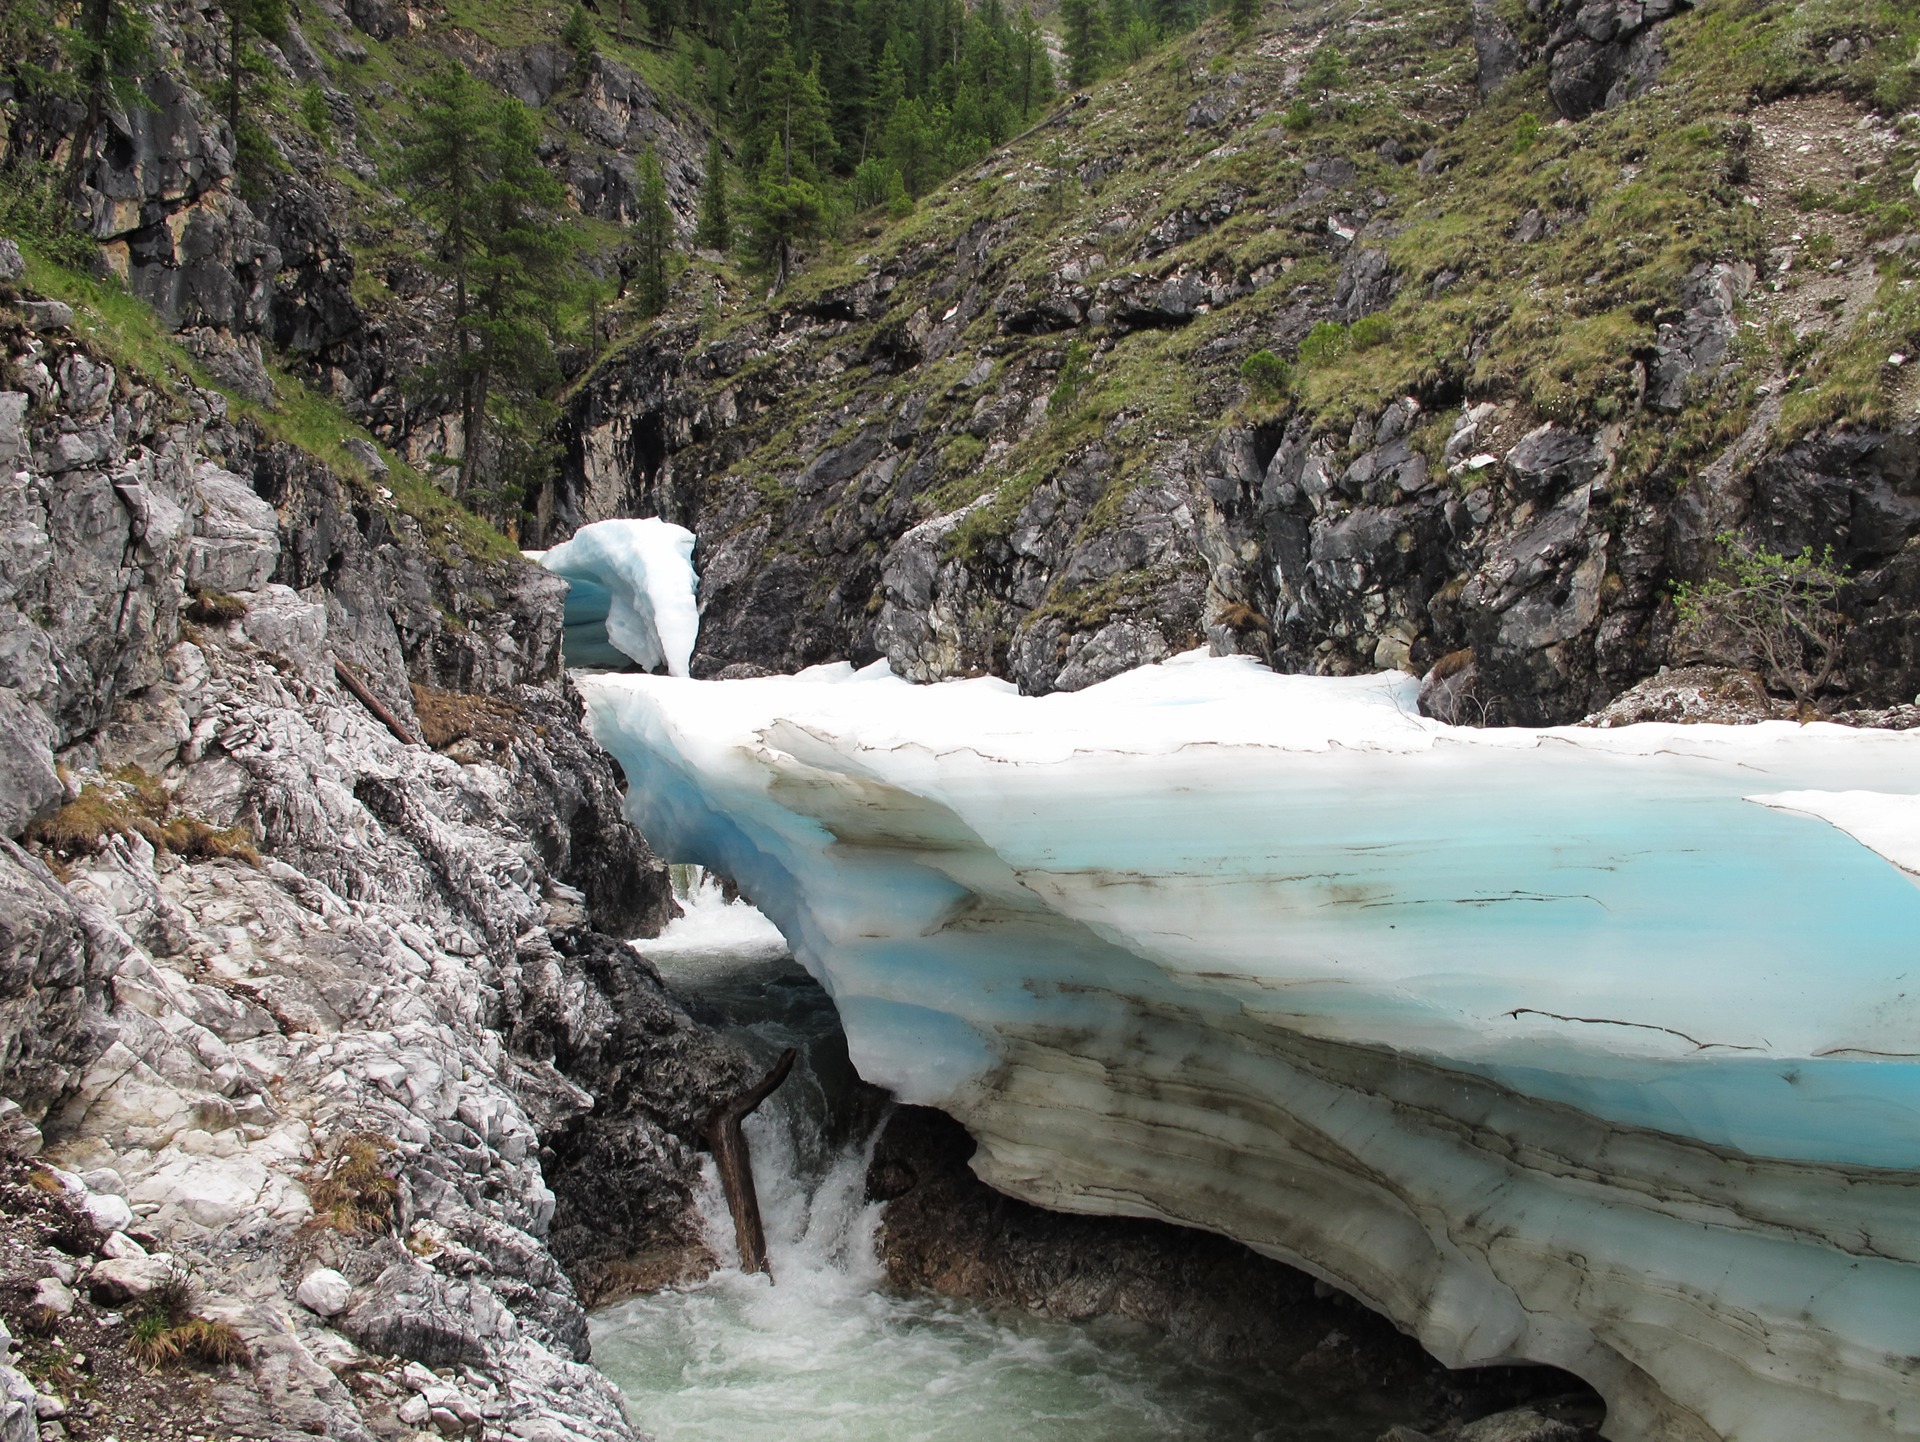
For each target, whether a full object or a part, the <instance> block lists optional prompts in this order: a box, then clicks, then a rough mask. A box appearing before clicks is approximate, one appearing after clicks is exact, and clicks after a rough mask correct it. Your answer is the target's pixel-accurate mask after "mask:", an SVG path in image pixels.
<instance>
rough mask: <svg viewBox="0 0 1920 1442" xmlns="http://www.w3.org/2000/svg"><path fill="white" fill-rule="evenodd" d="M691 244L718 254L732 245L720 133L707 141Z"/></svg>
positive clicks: (731, 214)
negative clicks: (704, 168)
mask: <svg viewBox="0 0 1920 1442" xmlns="http://www.w3.org/2000/svg"><path fill="white" fill-rule="evenodd" d="M693 243H694V244H695V245H697V246H699V247H700V248H701V249H702V250H717V251H720V252H722V253H725V251H726V250H727V249H728V247H730V246H731V245H732V244H733V212H732V209H731V207H730V206H729V204H728V199H727V147H726V142H724V141H723V140H721V138H720V132H719V131H717V130H716V131H714V133H713V138H712V139H711V140H709V141H708V142H707V173H706V176H705V178H704V179H702V180H701V182H700V215H699V218H698V220H697V221H696V222H695V225H694V231H693Z"/></svg>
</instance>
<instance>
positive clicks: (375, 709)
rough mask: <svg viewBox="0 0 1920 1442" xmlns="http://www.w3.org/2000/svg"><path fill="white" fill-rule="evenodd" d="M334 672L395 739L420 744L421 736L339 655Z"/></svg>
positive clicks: (341, 682) (405, 742) (409, 743)
mask: <svg viewBox="0 0 1920 1442" xmlns="http://www.w3.org/2000/svg"><path fill="white" fill-rule="evenodd" d="M333 674H334V675H335V676H338V677H339V678H340V684H341V685H342V686H345V687H346V688H347V689H348V690H349V691H351V692H353V695H354V699H355V700H357V701H359V703H360V704H361V705H362V706H364V707H366V708H367V710H369V711H371V712H372V713H373V719H374V720H376V721H378V722H379V723H380V724H381V725H382V726H385V727H386V728H387V730H389V731H391V732H392V733H393V734H394V737H395V739H397V740H398V741H399V742H400V744H401V745H403V746H417V745H419V744H420V738H419V737H418V736H415V735H414V734H413V733H412V732H411V731H409V730H408V729H407V728H406V727H405V726H404V725H402V724H401V721H400V718H399V717H398V716H396V715H394V714H393V712H391V711H389V710H388V709H387V708H386V705H385V704H384V703H383V702H382V701H381V700H380V698H379V697H378V696H376V695H374V694H373V692H371V691H369V690H368V689H367V684H366V682H364V681H362V680H361V679H360V678H359V677H358V676H356V675H354V674H353V672H352V671H350V670H349V669H347V666H346V665H345V663H344V662H342V661H341V660H340V659H339V657H337V656H336V657H335V658H334V662H333Z"/></svg>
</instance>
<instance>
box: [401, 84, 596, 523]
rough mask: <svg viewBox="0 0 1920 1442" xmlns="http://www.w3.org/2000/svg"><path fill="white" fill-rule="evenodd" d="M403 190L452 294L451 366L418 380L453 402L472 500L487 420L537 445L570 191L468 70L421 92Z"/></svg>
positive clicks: (561, 285)
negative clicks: (446, 391)
mask: <svg viewBox="0 0 1920 1442" xmlns="http://www.w3.org/2000/svg"><path fill="white" fill-rule="evenodd" d="M419 116H420V120H419V125H418V128H417V129H416V131H415V133H414V136H413V138H412V143H411V144H410V145H409V146H408V147H407V149H406V151H405V154H404V158H403V160H402V162H401V166H400V173H399V179H400V180H401V181H402V183H403V184H405V185H406V186H407V187H408V188H409V190H410V191H411V192H412V195H413V198H414V204H415V205H416V207H417V208H418V210H419V213H420V215H421V217H422V218H423V219H424V220H425V221H426V222H427V224H428V225H429V226H430V227H431V228H432V229H433V231H434V238H435V264H436V266H437V268H438V269H439V270H440V271H441V273H442V274H443V275H445V276H446V278H447V280H448V281H449V282H450V284H451V286H452V290H453V310H452V314H451V315H450V316H449V318H448V325H447V329H448V336H447V351H448V355H447V358H446V360H444V361H443V362H442V363H441V364H440V365H439V366H437V367H433V368H431V370H430V372H429V373H428V375H427V376H426V379H427V380H428V381H429V382H434V383H440V384H445V385H447V386H449V387H450V388H452V389H453V390H454V391H455V392H456V393H457V394H458V395H459V397H460V416H461V426H462V431H463V443H462V447H461V454H460V472H459V479H458V481H457V483H456V491H457V494H458V495H460V496H461V497H462V498H465V497H467V496H469V495H471V494H472V493H473V491H474V489H475V486H476V483H477V477H478V471H479V467H480V465H481V461H482V458H483V456H484V455H485V452H486V437H487V426H488V420H489V417H490V415H497V417H498V418H499V419H500V420H501V422H502V424H503V428H504V429H503V433H504V434H506V435H507V436H509V437H511V438H513V439H515V440H517V441H520V442H522V443H523V444H527V443H530V442H529V441H528V437H529V436H534V437H537V435H538V426H537V424H536V422H537V421H538V419H539V415H540V404H541V403H542V401H541V396H540V387H541V385H542V383H543V382H544V381H545V380H547V379H548V378H549V377H550V373H551V371H552V368H553V359H552V346H551V337H552V330H553V320H554V316H555V314H556V312H557V310H558V308H559V304H560V302H561V301H562V300H563V299H564V298H565V291H566V290H567V288H568V287H569V285H570V284H571V275H570V271H571V266H570V263H569V262H570V249H571V238H570V235H569V232H568V229H567V227H566V226H565V224H564V223H563V222H562V221H561V220H560V218H559V216H560V213H561V211H562V208H563V207H564V205H565V203H566V187H565V186H564V185H563V184H562V182H561V181H560V179H559V177H558V176H556V175H555V174H554V173H553V171H552V170H551V169H550V168H549V167H547V166H546V165H544V164H543V163H542V162H541V160H540V153H539V126H538V123H537V122H536V121H535V120H534V118H533V116H532V113H531V112H530V111H528V110H527V108H526V107H525V106H524V105H522V104H521V103H520V102H519V101H517V100H512V99H506V100H500V99H497V98H495V96H494V95H493V93H492V92H490V91H489V90H488V89H487V88H486V87H485V86H483V85H482V84H481V83H480V82H479V81H478V80H475V79H474V78H473V76H472V75H470V74H469V73H468V72H467V71H466V69H465V68H464V67H462V66H458V65H450V66H448V67H446V68H445V69H442V70H440V71H437V72H436V73H435V74H434V75H433V76H432V77H431V78H430V79H429V80H428V81H427V84H426V87H425V92H424V95H423V97H422V103H421V106H420V110H419Z"/></svg>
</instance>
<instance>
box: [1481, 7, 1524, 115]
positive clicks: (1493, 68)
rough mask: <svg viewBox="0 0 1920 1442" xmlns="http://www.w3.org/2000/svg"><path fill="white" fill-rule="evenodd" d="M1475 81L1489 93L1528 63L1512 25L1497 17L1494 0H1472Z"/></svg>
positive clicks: (1484, 93) (1482, 89)
mask: <svg viewBox="0 0 1920 1442" xmlns="http://www.w3.org/2000/svg"><path fill="white" fill-rule="evenodd" d="M1473 57H1474V66H1475V76H1474V78H1475V83H1476V84H1477V85H1478V86H1479V88H1480V93H1481V94H1482V95H1491V94H1493V92H1494V91H1496V90H1498V89H1499V88H1500V87H1501V86H1502V85H1505V84H1506V83H1507V82H1508V81H1509V80H1511V79H1512V78H1513V77H1514V76H1515V75H1516V74H1518V73H1519V72H1520V70H1521V69H1522V68H1524V67H1525V65H1526V64H1527V59H1528V57H1527V52H1526V49H1525V47H1523V46H1522V45H1521V44H1520V42H1519V40H1518V39H1517V38H1516V37H1515V36H1514V33H1513V30H1512V27H1510V26H1509V25H1508V24H1507V22H1506V21H1505V20H1503V19H1501V18H1500V8H1499V5H1498V4H1497V3H1496V0H1473Z"/></svg>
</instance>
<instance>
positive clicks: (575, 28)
mask: <svg viewBox="0 0 1920 1442" xmlns="http://www.w3.org/2000/svg"><path fill="white" fill-rule="evenodd" d="M595 38H596V37H595V36H594V32H593V21H592V20H590V19H588V18H587V8H586V6H584V5H578V4H576V5H575V6H574V7H573V10H572V11H571V12H570V13H569V14H568V16H567V23H566V26H565V27H564V28H563V29H562V30H561V31H560V43H561V44H562V45H564V46H566V47H567V49H569V50H571V51H572V52H573V63H574V65H575V67H576V68H585V66H586V64H587V62H589V61H590V60H592V59H593V42H594V39H595Z"/></svg>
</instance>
